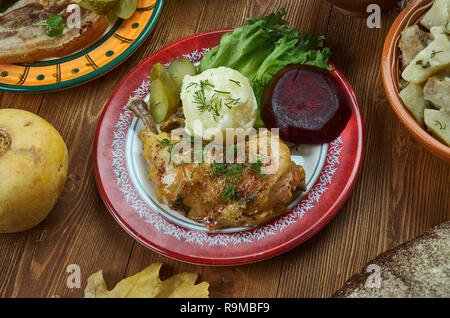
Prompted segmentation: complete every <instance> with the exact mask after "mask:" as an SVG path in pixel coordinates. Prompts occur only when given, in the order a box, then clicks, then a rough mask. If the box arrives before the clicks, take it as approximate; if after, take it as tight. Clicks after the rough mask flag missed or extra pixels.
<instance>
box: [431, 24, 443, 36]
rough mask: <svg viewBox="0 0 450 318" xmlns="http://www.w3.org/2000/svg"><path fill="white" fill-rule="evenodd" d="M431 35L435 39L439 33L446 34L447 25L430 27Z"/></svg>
mask: <svg viewBox="0 0 450 318" xmlns="http://www.w3.org/2000/svg"><path fill="white" fill-rule="evenodd" d="M430 33H431V36H432V37H433V39H435V38H436V37H437V36H438V35H439V34H445V26H435V27H432V28H431V29H430Z"/></svg>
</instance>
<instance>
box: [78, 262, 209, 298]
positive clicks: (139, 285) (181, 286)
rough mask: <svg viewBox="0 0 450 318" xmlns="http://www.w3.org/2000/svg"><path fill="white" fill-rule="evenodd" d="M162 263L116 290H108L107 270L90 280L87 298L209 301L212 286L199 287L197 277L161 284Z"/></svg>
mask: <svg viewBox="0 0 450 318" xmlns="http://www.w3.org/2000/svg"><path fill="white" fill-rule="evenodd" d="M161 266H162V264H161V263H155V264H152V265H150V266H149V267H147V268H146V269H144V270H143V271H142V272H140V273H137V274H136V275H133V276H130V277H128V278H125V279H123V280H121V281H120V282H119V283H118V284H117V285H116V286H115V287H114V289H112V290H110V291H108V289H107V288H106V283H105V280H104V279H103V271H101V270H100V271H98V272H97V273H95V274H93V275H91V276H90V277H89V278H88V283H87V286H86V289H85V290H84V297H85V298H208V295H209V292H208V288H209V284H208V283H207V282H203V283H200V284H197V285H195V281H196V280H197V276H198V275H197V274H194V273H181V274H177V275H175V276H172V277H171V278H169V279H167V280H165V281H161V280H160V278H159V270H160V269H161Z"/></svg>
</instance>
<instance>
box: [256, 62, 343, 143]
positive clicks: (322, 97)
mask: <svg viewBox="0 0 450 318" xmlns="http://www.w3.org/2000/svg"><path fill="white" fill-rule="evenodd" d="M261 116H262V119H263V121H264V123H265V124H266V126H267V128H279V129H280V137H281V138H282V139H283V140H286V141H290V142H294V143H301V144H322V143H328V142H330V141H333V140H334V139H335V138H336V137H338V136H339V135H340V134H341V132H342V131H343V130H344V128H345V126H346V125H347V122H348V121H349V119H350V116H351V110H350V107H349V105H348V104H347V102H346V100H345V98H343V96H342V92H340V91H339V90H338V86H337V85H335V82H334V79H333V77H332V76H331V75H330V74H329V73H328V72H327V71H324V70H321V69H319V68H316V67H313V66H307V65H300V64H291V65H288V66H286V67H285V68H283V69H282V70H280V71H279V72H277V73H276V74H275V75H274V76H273V77H272V79H271V81H270V82H269V84H268V85H267V86H266V88H265V89H264V92H263V95H262V98H261Z"/></svg>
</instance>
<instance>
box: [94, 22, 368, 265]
mask: <svg viewBox="0 0 450 318" xmlns="http://www.w3.org/2000/svg"><path fill="white" fill-rule="evenodd" d="M227 31H229V30H219V31H212V32H206V33H201V34H197V35H193V36H190V37H187V38H184V39H181V40H179V41H177V42H174V43H172V44H170V45H168V46H166V47H165V48H163V49H161V50H159V51H158V52H156V53H154V54H153V55H151V56H149V57H148V58H147V59H145V60H144V61H142V62H141V63H140V64H139V65H138V66H137V67H136V68H135V69H134V70H132V71H131V72H130V73H129V74H128V75H127V76H126V77H125V78H124V79H123V80H122V82H121V83H120V84H119V86H118V87H117V88H116V90H115V91H114V93H113V94H112V96H111V97H110V99H109V100H108V102H107V103H106V105H105V108H104V110H103V114H102V116H101V118H100V121H99V124H98V127H97V132H96V136H95V142H94V167H95V176H96V180H97V184H98V188H99V190H100V194H101V196H102V198H103V200H104V202H105V204H106V206H107V207H108V209H109V211H110V212H111V214H112V216H113V217H114V218H115V219H116V221H117V222H118V223H119V224H120V225H121V226H122V227H123V228H124V229H125V230H126V231H127V232H128V233H129V234H130V235H131V236H133V237H134V238H135V239H136V240H137V241H138V242H140V243H142V244H143V245H144V246H146V247H149V248H151V249H152V250H154V251H156V252H158V253H160V254H163V255H165V256H167V257H171V258H174V259H177V260H181V261H184V262H189V263H195V264H203V265H236V264H245V263H251V262H256V261H260V260H263V259H267V258H269V257H273V256H276V255H279V254H281V253H283V252H285V251H287V250H289V249H291V248H293V247H295V246H297V245H299V244H300V243H302V242H304V241H305V240H306V239H308V238H309V237H311V236H312V235H313V234H314V233H316V232H317V231H319V230H320V229H321V228H322V227H323V226H324V225H325V224H327V222H328V221H330V220H331V218H332V217H333V216H334V215H335V214H336V212H337V211H338V210H339V208H340V207H341V206H342V204H343V203H344V201H345V200H346V198H347V197H348V195H349V193H350V191H351V189H352V187H353V185H354V183H355V181H356V178H357V175H358V172H359V169H360V165H361V160H362V154H363V124H362V119H361V114H360V110H359V106H358V102H357V100H356V97H355V94H354V93H353V91H352V89H351V87H350V85H349V84H348V82H347V81H346V79H345V78H344V76H343V75H342V74H341V73H340V72H339V71H338V70H334V71H332V72H330V74H331V75H332V76H334V77H335V78H336V79H337V80H338V83H339V85H340V89H342V90H343V91H344V92H345V95H346V97H347V101H348V103H349V105H350V106H351V109H352V116H351V119H350V121H349V123H348V125H347V127H346V128H345V130H344V131H343V132H342V134H341V135H340V136H339V137H338V138H337V139H335V140H334V141H333V142H331V143H329V144H323V145H315V146H306V145H304V146H292V147H291V151H292V160H294V161H296V162H297V163H300V164H302V165H303V166H304V167H305V170H306V173H307V189H308V190H307V192H306V193H304V194H302V195H301V196H299V197H298V198H296V200H294V202H292V203H291V205H290V211H289V212H288V213H286V214H285V215H283V216H281V217H279V218H277V219H275V220H273V221H271V222H270V223H266V224H263V225H261V226H258V227H255V228H239V229H224V230H222V231H219V232H216V233H210V232H208V231H207V230H206V228H204V227H203V226H202V225H200V224H197V223H195V222H193V221H190V220H189V219H187V218H184V217H183V216H181V215H180V214H178V213H176V212H173V211H170V209H168V208H167V207H165V206H164V205H161V204H159V203H158V202H157V200H156V199H155V196H154V186H153V184H152V183H151V182H150V181H149V180H148V179H147V171H148V166H146V165H147V164H146V162H145V159H144V158H143V156H142V154H141V145H140V143H139V140H138V139H137V133H138V132H139V131H140V130H141V129H142V126H140V125H141V124H140V122H139V121H138V120H137V119H136V118H134V116H133V114H132V113H131V112H130V111H128V110H127V109H126V104H127V102H128V100H129V98H130V97H141V98H145V97H148V93H149V87H150V82H149V71H150V69H151V67H152V66H153V64H155V63H157V62H159V63H162V64H167V63H170V62H171V61H172V60H174V59H175V58H177V57H180V56H184V57H187V58H188V59H190V60H191V61H192V62H198V61H199V60H200V59H201V57H202V56H203V55H204V54H205V53H206V52H208V51H209V50H210V49H211V48H213V47H214V46H216V45H217V44H218V42H219V39H220V37H221V36H222V34H223V33H225V32H227Z"/></svg>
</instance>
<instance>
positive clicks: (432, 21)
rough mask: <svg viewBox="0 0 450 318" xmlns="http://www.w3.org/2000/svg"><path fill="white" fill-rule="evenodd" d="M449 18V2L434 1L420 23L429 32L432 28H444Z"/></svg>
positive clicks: (442, 0) (449, 0)
mask: <svg viewBox="0 0 450 318" xmlns="http://www.w3.org/2000/svg"><path fill="white" fill-rule="evenodd" d="M449 17H450V0H435V1H434V4H433V6H432V7H431V9H430V10H428V12H427V13H426V14H425V16H424V17H423V18H422V20H421V21H420V23H421V24H422V25H423V26H424V27H426V28H427V29H428V30H430V29H431V28H432V27H434V26H445V25H446V24H447V23H448V21H449Z"/></svg>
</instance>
